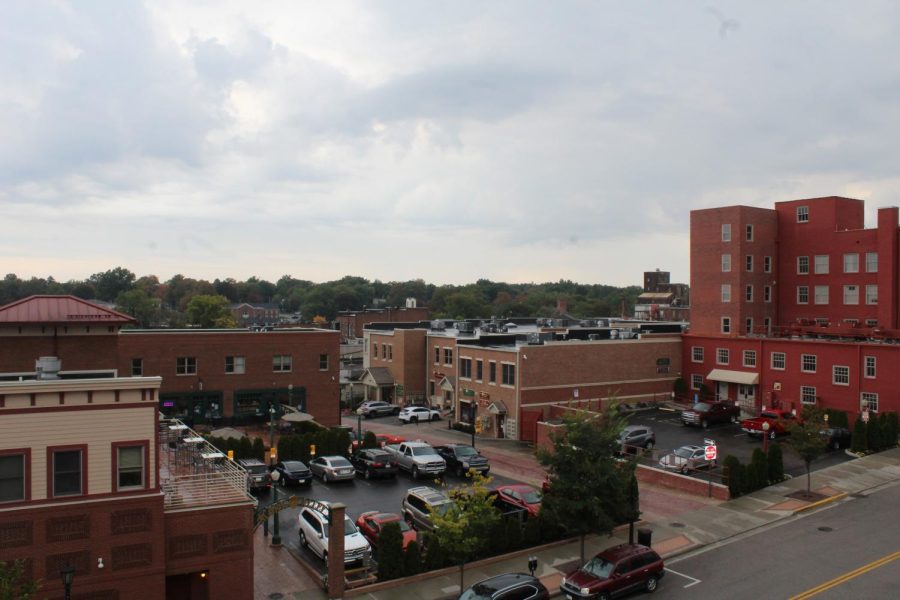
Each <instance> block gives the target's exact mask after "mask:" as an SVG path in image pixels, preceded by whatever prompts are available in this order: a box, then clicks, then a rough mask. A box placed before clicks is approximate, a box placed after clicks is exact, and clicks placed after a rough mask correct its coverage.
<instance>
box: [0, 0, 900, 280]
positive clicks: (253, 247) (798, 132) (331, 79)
mask: <svg viewBox="0 0 900 600" xmlns="http://www.w3.org/2000/svg"><path fill="white" fill-rule="evenodd" d="M898 25H900V5H898V4H897V3H896V2H894V1H891V0H885V1H883V2H875V1H860V2H854V3H847V2H825V1H808V2H799V1H797V2H790V3H785V2H767V1H760V2H713V1H711V0H707V1H702V2H691V1H681V2H601V1H596V2H588V1H580V2H574V1H562V0H561V1H553V2H548V1H543V2H523V1H521V0H514V1H509V2H500V1H493V2H474V1H473V2H460V1H454V2H443V3H438V2H400V1H393V2H372V1H360V2H298V1H295V0H285V1H283V2H253V3H251V2H228V1H223V0H209V1H206V2H200V1H197V0H192V1H191V2H183V1H182V0H157V1H154V2H147V3H140V2H128V1H124V0H110V1H108V2H88V1H79V2H72V3H69V2H63V1H40V0H29V1H27V2H25V1H22V2H4V3H2V4H0V140H2V142H0V260H2V268H0V271H2V272H3V273H7V272H14V273H17V274H18V275H19V276H21V277H28V276H33V275H34V276H48V275H53V276H54V277H57V278H58V279H69V278H83V277H87V276H88V275H90V274H91V273H94V272H97V271H102V270H106V269H108V268H112V267H114V266H119V265H121V266H125V267H127V268H129V269H131V270H132V271H134V272H136V273H138V274H139V275H143V274H150V273H153V274H157V275H159V276H160V278H162V279H167V278H169V277H171V276H172V275H173V274H175V273H183V274H185V275H187V276H191V277H197V278H208V279H213V278H216V277H222V278H224V277H235V278H238V279H244V278H246V277H249V276H251V275H258V276H261V277H264V278H268V279H271V280H275V279H277V278H278V277H280V276H281V275H284V274H291V275H293V276H295V277H298V278H303V279H311V280H314V281H325V280H330V279H335V278H339V277H341V276H343V275H348V274H352V275H360V276H363V277H367V278H369V279H376V278H378V279H381V280H385V281H388V280H405V279H412V278H418V277H421V278H424V279H425V280H426V281H429V282H433V283H439V284H440V283H466V282H472V281H474V280H476V279H478V278H481V277H484V278H489V279H494V280H504V281H510V282H527V281H536V282H537V281H548V280H558V279H574V280H577V281H580V282H583V283H610V284H620V285H627V284H634V285H639V284H640V281H641V272H642V271H644V270H649V269H653V268H661V269H664V270H670V271H672V277H673V280H675V281H687V280H688V276H689V273H688V259H689V257H688V231H687V229H688V213H689V211H690V210H692V209H696V208H704V207H710V206H719V205H728V204H750V205H755V206H763V207H770V206H771V205H772V203H773V202H776V201H780V200H789V199H793V198H802V197H812V196H824V195H846V196H851V197H856V198H862V199H864V200H866V201H867V214H868V216H869V223H870V224H874V213H875V210H876V208H877V207H879V206H886V205H896V204H897V203H898V202H900V200H898V198H900V176H898V171H897V166H898V164H900V150H898V140H900V131H898V130H900V61H898V60H897V57H898V56H900V35H898V31H897V29H898Z"/></svg>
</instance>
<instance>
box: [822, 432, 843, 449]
mask: <svg viewBox="0 0 900 600" xmlns="http://www.w3.org/2000/svg"><path fill="white" fill-rule="evenodd" d="M819 433H820V434H821V435H822V437H824V438H825V439H826V440H828V449H829V450H840V449H842V448H849V447H850V430H849V429H847V428H846V427H828V428H826V429H823V430H822V431H820V432H819Z"/></svg>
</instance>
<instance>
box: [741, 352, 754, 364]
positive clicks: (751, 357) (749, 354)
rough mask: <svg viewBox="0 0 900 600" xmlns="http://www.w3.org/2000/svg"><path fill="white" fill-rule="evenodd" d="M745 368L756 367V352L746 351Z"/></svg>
mask: <svg viewBox="0 0 900 600" xmlns="http://www.w3.org/2000/svg"><path fill="white" fill-rule="evenodd" d="M744 366H745V367H755V366H756V350H744Z"/></svg>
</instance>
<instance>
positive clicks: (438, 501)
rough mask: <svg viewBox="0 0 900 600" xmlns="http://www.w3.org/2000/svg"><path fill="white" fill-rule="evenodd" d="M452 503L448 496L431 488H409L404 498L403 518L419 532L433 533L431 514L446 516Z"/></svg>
mask: <svg viewBox="0 0 900 600" xmlns="http://www.w3.org/2000/svg"><path fill="white" fill-rule="evenodd" d="M451 503H452V500H450V498H448V497H447V496H446V494H443V493H441V492H439V491H437V490H435V489H432V488H430V487H425V486H421V487H414V488H409V489H408V490H407V491H406V495H405V496H403V503H402V506H403V518H404V519H406V522H407V523H409V524H410V525H411V526H413V527H415V528H416V530H417V531H431V530H432V529H434V523H432V522H431V513H432V512H437V513H438V514H444V513H445V512H446V511H447V509H448V508H450V504H451Z"/></svg>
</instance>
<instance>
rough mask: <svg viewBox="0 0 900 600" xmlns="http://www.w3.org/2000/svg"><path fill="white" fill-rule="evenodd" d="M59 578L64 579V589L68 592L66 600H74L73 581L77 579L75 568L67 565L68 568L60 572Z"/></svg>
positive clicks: (65, 567)
mask: <svg viewBox="0 0 900 600" xmlns="http://www.w3.org/2000/svg"><path fill="white" fill-rule="evenodd" d="M59 576H60V577H62V582H63V587H64V588H65V590H66V596H65V598H66V600H72V580H73V579H75V567H73V566H72V565H70V564H69V563H66V566H64V567H63V568H62V569H60V570H59Z"/></svg>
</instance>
